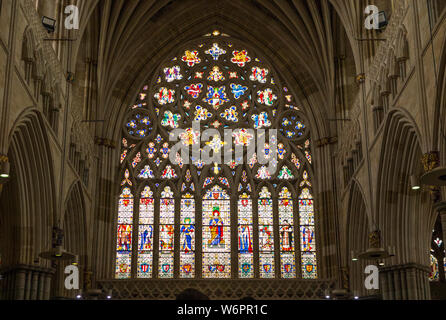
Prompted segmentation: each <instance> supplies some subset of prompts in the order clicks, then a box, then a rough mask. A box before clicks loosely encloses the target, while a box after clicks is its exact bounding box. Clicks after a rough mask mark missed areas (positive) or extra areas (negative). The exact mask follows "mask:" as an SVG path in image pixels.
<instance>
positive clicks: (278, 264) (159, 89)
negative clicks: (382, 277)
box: [115, 32, 318, 279]
mask: <svg viewBox="0 0 446 320" xmlns="http://www.w3.org/2000/svg"><path fill="white" fill-rule="evenodd" d="M293 91H294V90H291V88H290V87H288V86H287V85H286V84H285V83H284V82H283V79H282V77H281V76H280V74H278V73H276V71H275V70H274V68H273V67H272V66H271V65H270V64H269V63H268V61H267V60H265V59H264V58H262V57H261V56H260V54H259V53H258V52H257V50H255V49H254V48H251V47H249V46H246V45H245V44H244V43H241V42H240V41H239V40H237V39H236V38H232V37H231V36H229V35H227V34H224V33H220V32H215V33H210V34H207V35H204V36H203V37H200V38H198V39H196V40H194V41H190V42H187V43H185V44H184V45H182V46H181V47H178V48H177V49H175V50H174V51H173V52H172V53H171V55H169V56H168V57H166V59H165V60H164V61H163V62H162V63H161V64H160V66H159V67H158V69H157V71H155V72H154V73H153V74H152V76H151V77H150V78H149V79H148V80H147V81H146V84H145V85H143V87H142V88H141V90H140V92H139V94H138V95H137V97H136V100H135V102H134V103H133V104H132V105H131V106H129V107H128V109H127V111H126V113H125V116H124V120H125V121H124V125H123V130H122V138H121V156H120V159H119V164H120V168H121V169H120V178H119V181H120V184H121V185H120V189H119V190H120V193H119V194H120V196H119V201H118V203H119V206H118V224H117V225H118V231H117V232H118V236H117V248H116V257H117V260H116V271H115V276H116V278H119V279H126V278H170V279H171V278H205V279H207V278H209V279H212V278H223V279H228V278H284V279H288V278H306V279H315V278H317V277H318V274H317V252H316V246H315V245H316V234H317V230H316V224H315V214H314V203H313V201H314V199H313V191H312V183H311V180H312V176H313V171H312V165H313V159H312V153H311V135H310V127H309V126H308V125H307V124H308V120H307V118H306V115H305V113H304V112H303V111H302V110H301V109H300V108H299V106H298V101H297V100H296V99H295V96H294V94H293ZM197 122H199V126H198V127H197V125H196V123H197ZM265 129H266V130H265ZM270 129H275V130H270ZM204 130H206V131H204ZM251 146H254V148H250V147H251ZM273 148H275V150H273ZM237 151H241V152H237ZM228 153H229V154H230V155H231V156H230V157H227V154H228ZM271 163H273V164H274V165H272V166H270V164H271ZM148 188H150V191H149V194H146V195H142V194H141V190H148ZM147 199H150V200H147ZM141 203H143V206H141ZM137 204H139V206H138V205H137ZM147 206H150V209H147ZM147 212H150V214H149V215H150V219H148V220H145V222H144V221H142V220H141V214H144V215H145V214H146V213H147ZM124 216H127V217H131V219H130V218H129V219H127V220H126V221H124V220H123V218H124ZM316 219H317V218H316ZM136 246H137V247H136Z"/></svg>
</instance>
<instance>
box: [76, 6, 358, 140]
mask: <svg viewBox="0 0 446 320" xmlns="http://www.w3.org/2000/svg"><path fill="white" fill-rule="evenodd" d="M362 2H363V0H360V1H358V0H232V1H228V0H227V1H226V0H225V1H222V0H144V1H138V0H91V1H82V2H80V3H81V22H82V29H81V33H82V39H83V41H82V42H81V44H80V46H79V47H78V48H77V51H78V61H80V60H82V59H86V58H89V59H92V60H95V61H97V62H98V66H97V68H98V69H97V75H98V79H97V87H98V88H97V96H98V105H99V106H100V107H99V109H98V112H97V113H98V114H97V115H96V116H97V117H105V118H106V119H107V120H108V122H107V123H106V124H105V125H104V126H103V127H102V128H101V129H100V130H102V131H103V132H102V133H101V134H102V135H105V136H113V135H116V128H119V127H120V124H121V123H122V121H123V120H122V117H123V113H124V111H123V109H125V108H123V106H126V105H130V104H131V103H132V102H133V101H132V100H133V98H134V97H135V95H136V94H137V91H138V90H139V89H140V87H141V85H142V84H143V82H144V81H145V80H146V79H148V78H149V79H150V76H151V73H152V72H154V71H155V70H156V68H157V66H158V65H159V63H160V61H161V60H163V59H164V58H165V57H166V56H168V55H169V53H170V52H171V51H172V50H173V48H175V47H176V46H178V45H181V44H182V43H184V42H187V41H189V40H192V39H194V38H197V37H200V36H202V35H204V34H206V33H209V32H212V31H213V30H214V29H219V30H220V31H222V32H224V33H227V34H229V35H231V36H232V37H234V38H237V39H239V40H240V41H243V42H245V43H247V44H248V45H250V46H252V47H255V48H256V49H257V50H258V51H259V52H262V55H263V56H264V57H266V58H267V60H268V61H269V62H270V63H271V64H272V65H273V66H274V68H275V69H276V71H277V72H279V73H280V74H281V75H282V77H283V78H284V79H285V81H286V82H287V83H288V85H289V86H290V87H292V88H293V89H294V91H295V92H296V94H297V98H298V100H299V101H300V103H301V107H302V108H303V109H304V110H305V111H306V113H307V115H308V118H309V119H310V122H312V125H313V129H316V130H317V132H315V135H316V136H319V137H324V136H328V135H329V132H330V127H329V125H327V122H326V119H327V118H328V117H329V116H330V115H332V114H333V112H334V107H333V105H334V91H335V85H334V74H335V69H334V56H335V51H336V50H335V47H336V41H337V40H339V39H336V37H337V36H339V32H338V31H336V30H339V28H342V30H344V28H345V31H346V35H347V37H348V38H349V39H350V42H352V41H351V40H352V39H353V37H354V36H353V35H354V34H355V30H357V29H358V26H359V22H358V21H359V18H360V16H359V15H360V10H359V5H361V3H362ZM338 12H339V13H340V14H338ZM342 32H344V31H342ZM349 50H352V51H353V55H355V56H356V50H355V48H352V49H349Z"/></svg>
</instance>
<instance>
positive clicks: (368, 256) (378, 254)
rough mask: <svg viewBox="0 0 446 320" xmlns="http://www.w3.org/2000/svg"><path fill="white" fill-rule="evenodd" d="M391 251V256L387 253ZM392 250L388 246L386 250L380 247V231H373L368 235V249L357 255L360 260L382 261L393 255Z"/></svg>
mask: <svg viewBox="0 0 446 320" xmlns="http://www.w3.org/2000/svg"><path fill="white" fill-rule="evenodd" d="M390 250H393V251H392V252H393V253H392V254H390V253H389V251H390ZM394 251H395V250H394V249H393V248H392V247H390V246H389V248H388V250H386V249H385V248H383V247H382V246H381V231H380V230H375V231H373V232H371V233H370V234H369V248H368V249H367V250H366V251H365V252H362V253H360V254H359V255H358V258H359V259H362V260H382V259H386V258H390V257H392V256H394V255H395V253H394Z"/></svg>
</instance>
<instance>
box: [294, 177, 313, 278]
mask: <svg viewBox="0 0 446 320" xmlns="http://www.w3.org/2000/svg"><path fill="white" fill-rule="evenodd" d="M305 181H308V173H307V172H306V171H305V172H304V174H303V182H301V185H307V183H306V182H305ZM298 203H299V224H300V246H301V266H302V277H303V278H304V279H316V278H317V261H316V238H315V227H314V206H313V197H312V195H311V193H310V189H308V188H303V189H302V192H301V194H300V196H299V199H298Z"/></svg>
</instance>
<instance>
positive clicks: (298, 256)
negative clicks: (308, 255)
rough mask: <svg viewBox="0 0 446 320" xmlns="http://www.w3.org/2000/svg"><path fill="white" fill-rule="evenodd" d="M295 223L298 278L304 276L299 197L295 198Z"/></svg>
mask: <svg viewBox="0 0 446 320" xmlns="http://www.w3.org/2000/svg"><path fill="white" fill-rule="evenodd" d="M293 223H294V227H293V230H294V234H293V236H294V255H295V259H296V260H295V266H296V267H295V268H296V278H302V272H301V271H302V268H301V260H300V257H301V252H300V237H299V235H300V216H299V199H298V197H296V198H295V199H293Z"/></svg>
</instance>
